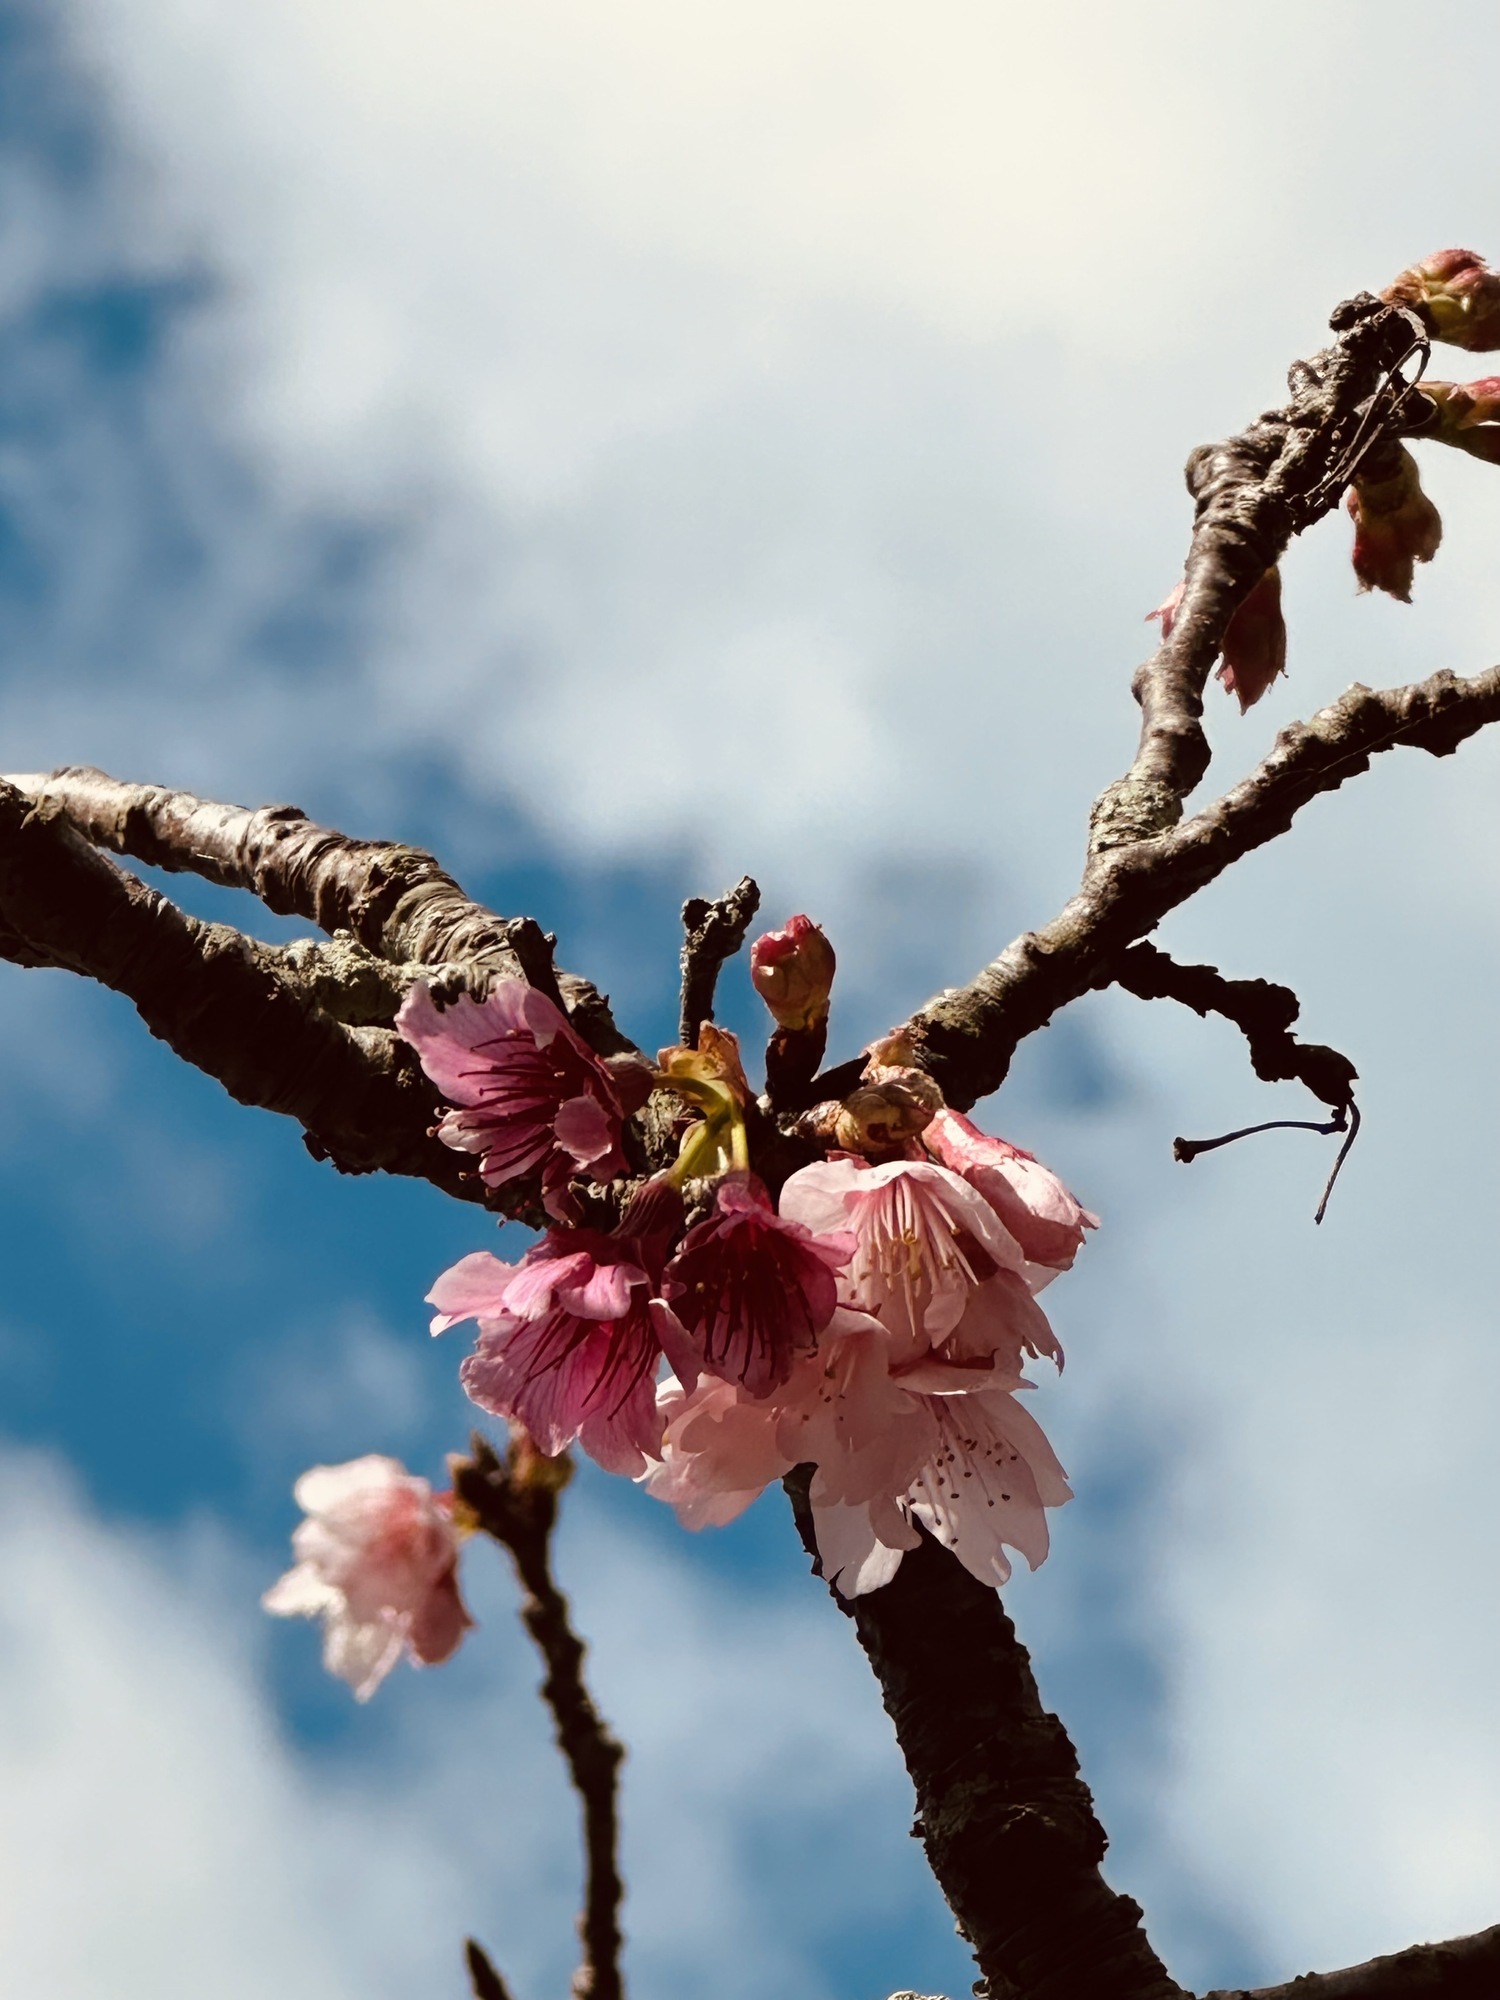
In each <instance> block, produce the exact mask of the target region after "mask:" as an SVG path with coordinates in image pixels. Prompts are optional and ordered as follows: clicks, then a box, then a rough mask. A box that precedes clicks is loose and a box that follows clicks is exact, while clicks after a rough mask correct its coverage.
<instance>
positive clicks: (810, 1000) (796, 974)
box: [750, 917, 835, 1029]
mask: <svg viewBox="0 0 1500 2000" xmlns="http://www.w3.org/2000/svg"><path fill="white" fill-rule="evenodd" d="M834 965H835V959H834V955H833V946H832V945H831V944H830V943H829V942H828V939H827V938H826V937H825V936H824V935H823V933H822V931H821V930H819V928H818V926H817V925H816V924H815V923H814V922H813V920H812V918H811V917H789V918H788V919H787V924H786V929H785V930H781V931H767V932H766V933H765V935H764V936H763V937H758V938H757V939H756V940H755V942H754V944H753V945H751V947H750V980H751V984H752V985H753V986H754V988H755V990H756V992H757V993H758V994H759V995H760V997H761V999H762V1000H764V1001H765V1003H766V1005H767V1006H768V1007H769V1008H770V1010H771V1012H772V1013H773V1014H774V1015H775V1016H776V1023H777V1026H778V1027H782V1028H794V1029H804V1028H811V1027H815V1026H817V1025H818V1023H819V1022H822V1021H825V1020H826V1019H827V1018H828V994H829V989H830V988H831V987H832V985H833V973H834Z"/></svg>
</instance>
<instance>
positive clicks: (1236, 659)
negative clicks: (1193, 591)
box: [1146, 563, 1286, 715]
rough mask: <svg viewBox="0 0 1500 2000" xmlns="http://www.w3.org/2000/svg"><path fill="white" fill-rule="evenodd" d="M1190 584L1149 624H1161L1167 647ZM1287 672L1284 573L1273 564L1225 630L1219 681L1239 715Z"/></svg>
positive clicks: (1150, 614) (1170, 597)
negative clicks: (1235, 699) (1236, 699)
mask: <svg viewBox="0 0 1500 2000" xmlns="http://www.w3.org/2000/svg"><path fill="white" fill-rule="evenodd" d="M1186 589H1187V583H1186V580H1184V581H1183V582H1181V583H1179V584H1178V585H1177V587H1176V589H1175V590H1173V591H1172V592H1170V594H1169V595H1168V596H1167V597H1165V598H1164V599H1163V600H1162V602H1161V603H1160V604H1158V605H1157V607H1156V609H1155V610H1154V611H1148V612H1147V613H1146V617H1147V619H1148V620H1150V619H1152V618H1159V619H1160V620H1161V636H1162V643H1163V645H1165V644H1166V642H1167V640H1168V639H1170V638H1171V636H1172V628H1173V626H1174V625H1175V624H1176V622H1177V613H1178V609H1179V608H1180V606H1181V604H1182V596H1183V592H1184V591H1185V590H1186ZM1285 672H1286V620H1285V619H1284V618H1283V617H1282V615H1281V571H1280V570H1279V569H1277V567H1276V566H1275V564H1274V563H1273V564H1272V566H1271V568H1270V569H1268V570H1267V571H1266V573H1265V575H1264V576H1263V577H1262V578H1261V580H1260V582H1259V583H1257V584H1256V586H1255V588H1254V589H1253V590H1252V591H1251V592H1250V594H1249V596H1248V597H1246V598H1244V599H1243V600H1242V601H1241V603H1240V604H1239V606H1238V608H1237V609H1236V611H1235V613H1234V616H1233V617H1232V618H1231V619H1230V621H1229V623H1228V625H1226V626H1225V628H1224V644H1223V648H1222V658H1221V659H1220V663H1219V670H1218V675H1217V678H1218V679H1219V680H1220V681H1221V682H1222V683H1223V686H1224V689H1225V692H1226V693H1228V694H1232V695H1237V696H1238V697H1239V704H1240V713H1241V715H1243V714H1244V713H1245V711H1246V709H1249V708H1253V707H1254V706H1255V704H1256V702H1258V701H1259V700H1260V698H1261V696H1262V695H1263V694H1264V693H1265V691H1266V689H1267V688H1268V687H1269V686H1270V685H1271V683H1272V681H1274V680H1275V679H1276V677H1277V675H1278V674H1284V673H1285Z"/></svg>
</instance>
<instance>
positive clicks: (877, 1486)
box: [644, 1310, 1071, 1597]
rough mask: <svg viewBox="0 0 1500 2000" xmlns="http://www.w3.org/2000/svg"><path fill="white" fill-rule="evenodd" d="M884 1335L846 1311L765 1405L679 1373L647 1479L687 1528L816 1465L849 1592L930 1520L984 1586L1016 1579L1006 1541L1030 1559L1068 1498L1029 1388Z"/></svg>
mask: <svg viewBox="0 0 1500 2000" xmlns="http://www.w3.org/2000/svg"><path fill="white" fill-rule="evenodd" d="M893 1348H894V1342H893V1340H892V1336H891V1334H890V1331H889V1329H888V1328H886V1327H885V1326H883V1325H882V1324H881V1322H880V1321H878V1320H876V1319H874V1318H872V1317H871V1316H870V1315H868V1314H864V1313H858V1312H854V1311H850V1310H841V1311H840V1312H838V1313H837V1314H836V1315H835V1316H834V1319H833V1321H832V1323H831V1324H830V1327H829V1330H828V1332H827V1334H826V1335H825V1337H824V1340H823V1342H822V1343H821V1345H820V1349H819V1353H818V1355H817V1356H816V1357H814V1358H812V1359H810V1360H804V1361H800V1362H798V1364H797V1366H796V1368H795V1369H794V1371H793V1375H792V1378H791V1380H790V1381H789V1383H788V1384H787V1385H786V1387H785V1388H784V1389H783V1390H781V1391H779V1392H778V1393H777V1394H776V1395H775V1396H774V1397H772V1398H770V1399H767V1400H761V1401H757V1400H754V1399H751V1398H749V1397H747V1396H746V1395H745V1394H744V1392H743V1391H742V1390H740V1389H738V1388H736V1387H735V1386H733V1385H732V1384H729V1383H725V1382H720V1381H714V1380H711V1379H705V1380H703V1381H702V1382H700V1383H699V1385H698V1387H697V1388H696V1389H694V1390H691V1391H687V1390H684V1389H683V1387H682V1385H681V1384H680V1383H678V1382H675V1381H674V1382H670V1383H668V1384H667V1385H665V1386H664V1388H663V1389H662V1391H661V1392H660V1393H661V1403H662V1410H663V1415H664V1417H665V1419H666V1421H665V1426H664V1431H663V1439H662V1453H661V1458H660V1460H659V1461H658V1462H657V1463H656V1464H654V1465H652V1466H651V1467H650V1468H649V1469H648V1471H647V1473H646V1475H645V1480H644V1483H645V1485H646V1486H647V1488H648V1490H650V1491H651V1492H652V1493H653V1494H654V1495H655V1496H656V1497H657V1498H658V1499H662V1500H666V1501H667V1502H669V1503H670V1504H671V1505H672V1506H673V1507H674V1508H675V1509H676V1511H677V1515H678V1518H679V1519H680V1520H681V1521H682V1523H683V1524H684V1526H687V1527H694V1528H696V1527H704V1526H709V1525H720V1524H722V1523H723V1522H726V1521H729V1520H733V1519H734V1518H735V1516H736V1515H737V1514H739V1513H740V1512H742V1511H743V1509H744V1508H745V1507H747V1506H749V1504H750V1503H751V1501H752V1500H754V1499H755V1498H756V1496H757V1495H758V1494H759V1493H760V1492H761V1491H763V1490H764V1488H765V1487H766V1486H767V1485H769V1484H770V1482H771V1481H772V1480H773V1479H775V1478H777V1477H779V1476H781V1475H782V1474H783V1473H785V1472H787V1471H789V1470H790V1468H791V1467H792V1466H793V1465H796V1464H800V1463H806V1462H811V1463H812V1464H813V1465H814V1467H815V1470H814V1473H813V1478H812V1482H811V1486H810V1488H809V1495H808V1497H809V1503H810V1506H811V1510H812V1517H813V1527H814V1532H815V1535H816V1539H817V1545H818V1553H819V1558H820V1561H821V1564H822V1568H823V1573H824V1575H825V1576H826V1577H827V1578H828V1579H829V1581H830V1582H832V1583H834V1584H836V1585H837V1587H838V1589H839V1591H840V1594H841V1595H843V1596H844V1597H858V1596H861V1595H862V1594H864V1593H865V1592H867V1591H870V1590H876V1589H879V1588H880V1587H881V1586H882V1585H883V1584H885V1583H887V1582H889V1581H890V1579H891V1577H892V1576H893V1575H894V1574H895V1571H896V1568H897V1567H898V1565H899V1564H900V1561H901V1558H902V1555H903V1554H904V1552H905V1551H906V1550H907V1549H910V1548H914V1547H915V1546H916V1545H917V1541H918V1539H919V1537H918V1532H917V1524H918V1523H920V1524H921V1526H923V1527H925V1528H927V1529H928V1530H929V1532H930V1533H932V1534H933V1535H934V1536H935V1537H936V1538H937V1539H938V1540H939V1541H941V1542H942V1543H943V1544H944V1546H945V1547H949V1548H951V1549H952V1550H953V1551H954V1553H955V1554H956V1555H957V1556H958V1558H959V1560H960V1561H961V1562H962V1563H963V1564H964V1565H965V1567H966V1568H967V1569H968V1570H970V1572H971V1573H972V1574H973V1575H974V1576H976V1577H978V1578H979V1579H980V1581H981V1582H984V1583H991V1584H994V1583H1003V1582H1005V1581H1006V1580H1007V1578H1008V1577H1009V1575H1010V1563H1009V1559H1008V1557H1007V1556H1006V1554H1005V1548H1006V1547H1007V1546H1009V1547H1011V1548H1014V1549H1016V1550H1018V1551H1019V1552H1020V1553H1021V1554H1022V1555H1023V1556H1024V1557H1025V1558H1026V1560H1027V1562H1028V1563H1029V1564H1030V1565H1031V1566H1032V1567H1033V1568H1035V1567H1036V1566H1037V1564H1038V1563H1040V1562H1041V1561H1042V1560H1043V1559H1044V1558H1045V1556H1046V1553H1047V1546H1048V1530H1047V1522H1046V1509H1047V1508H1049V1507H1056V1506H1060V1505H1062V1503H1063V1502H1064V1501H1066V1500H1068V1499H1069V1498H1070V1497H1071V1494H1070V1490H1069V1488H1068V1484H1067V1480H1066V1478H1065V1476H1064V1474H1063V1470H1062V1467H1061V1466H1060V1465H1059V1464H1058V1461H1057V1458H1056V1455H1055V1453H1054V1452H1053V1450H1052V1447H1051V1446H1050V1444H1049V1443H1048V1442H1047V1439H1046V1436H1045V1435H1044V1433H1043V1432H1042V1430H1041V1427H1040V1426H1039V1425H1038V1424H1037V1423H1036V1421H1035V1420H1034V1419H1033V1418H1032V1417H1031V1416H1030V1414H1029V1413H1028V1412H1027V1411H1026V1410H1025V1409H1024V1408H1023V1407H1022V1406H1021V1404H1020V1403H1019V1402H1018V1400H1017V1392H1018V1391H1020V1390H1022V1389H1024V1388H1026V1387H1027V1386H1029V1385H1028V1384H1026V1383H1025V1382H1024V1381H1023V1380H1022V1378H1021V1377H1020V1376H1019V1375H1018V1374H1014V1373H1011V1372H1009V1371H1008V1370H1007V1369H1005V1368H1004V1366H1003V1365H1001V1364H998V1363H996V1362H994V1361H993V1360H990V1361H987V1362H979V1363H970V1364H965V1363H959V1362H953V1361H943V1360H938V1359H934V1358H931V1357H929V1358H927V1359H925V1360H918V1361H914V1362H909V1363H907V1364H906V1365H905V1366H904V1367H901V1366H893V1365H892V1352H893Z"/></svg>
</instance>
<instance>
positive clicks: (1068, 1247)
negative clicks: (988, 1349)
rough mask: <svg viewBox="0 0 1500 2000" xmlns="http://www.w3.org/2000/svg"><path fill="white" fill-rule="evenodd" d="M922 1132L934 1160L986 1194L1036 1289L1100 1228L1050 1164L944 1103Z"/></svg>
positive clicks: (1069, 1264) (1068, 1263)
mask: <svg viewBox="0 0 1500 2000" xmlns="http://www.w3.org/2000/svg"><path fill="white" fill-rule="evenodd" d="M922 1138H923V1143H924V1144H925V1145H926V1147H927V1150H928V1152H929V1153H931V1154H932V1156H933V1158H934V1159H935V1160H937V1161H938V1162H939V1163H940V1164H941V1165H943V1166H945V1167H948V1168H951V1170H952V1171H953V1172H954V1173H956V1174H961V1175H962V1176H963V1178H964V1179H965V1180H966V1181H967V1182H968V1183H969V1185H970V1186H971V1187H972V1188H975V1189H977V1190H978V1192H979V1193H980V1194H982V1195H983V1196H984V1198H985V1200H986V1201H987V1202H988V1203H989V1204H990V1206H991V1208H993V1209H994V1211H995V1213H996V1215H997V1216H998V1217H999V1218H1000V1220H1001V1222H1002V1223H1003V1224H1004V1225H1005V1227H1006V1229H1008V1230H1009V1232H1010V1234H1011V1235H1012V1236H1013V1237H1014V1238H1015V1239H1016V1241H1017V1243H1019V1244H1020V1246H1021V1249H1022V1251H1023V1252H1024V1253H1025V1256H1026V1259H1027V1264H1028V1271H1027V1276H1028V1278H1029V1280H1030V1282H1031V1287H1032V1290H1033V1291H1040V1290H1041V1289H1042V1287H1043V1285H1046V1284H1050V1283H1051V1281H1052V1279H1053V1278H1055V1277H1056V1276H1057V1275H1058V1274H1059V1272H1062V1271H1068V1270H1071V1269H1072V1266H1073V1259H1074V1258H1075V1257H1076V1256H1077V1255H1078V1252H1079V1251H1080V1250H1081V1249H1082V1248H1083V1240H1084V1233H1085V1231H1086V1230H1090V1229H1097V1228H1098V1227H1099V1218H1098V1216H1097V1215H1090V1213H1089V1211H1088V1210H1087V1209H1086V1208H1085V1207H1084V1206H1083V1205H1082V1203H1081V1202H1079V1201H1078V1200H1077V1199H1076V1197H1075V1196H1073V1195H1071V1194H1069V1192H1068V1190H1067V1189H1066V1188H1065V1187H1064V1186H1063V1184H1062V1182H1061V1181H1060V1180H1059V1179H1058V1178H1057V1175H1056V1174H1054V1173H1053V1172H1052V1170H1051V1169H1050V1167H1044V1166H1043V1165H1042V1163H1041V1161H1040V1160H1038V1159H1037V1158H1036V1157H1035V1156H1034V1155H1033V1154H1031V1153H1026V1152H1023V1151H1022V1150H1021V1148H1020V1147H1019V1146H1013V1145H1011V1143H1010V1142H1009V1140H1007V1139H996V1138H991V1137H990V1136H989V1134H988V1133H985V1132H981V1131H980V1130H979V1127H978V1126H977V1125H974V1124H971V1123H970V1121H969V1120H968V1119H967V1118H965V1117H964V1116H963V1115H962V1114H961V1113H960V1112H957V1111H950V1110H948V1109H947V1108H946V1107H945V1108H944V1109H943V1110H941V1111H939V1112H938V1113H937V1115H936V1117H934V1118H933V1120H932V1122H931V1123H930V1124H929V1125H928V1127H927V1129H926V1131H925V1132H924V1133H923V1135H922Z"/></svg>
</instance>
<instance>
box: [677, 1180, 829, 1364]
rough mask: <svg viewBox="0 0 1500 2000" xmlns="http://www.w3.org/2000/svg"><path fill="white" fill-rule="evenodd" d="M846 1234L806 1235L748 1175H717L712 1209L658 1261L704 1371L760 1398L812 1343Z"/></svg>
mask: <svg viewBox="0 0 1500 2000" xmlns="http://www.w3.org/2000/svg"><path fill="white" fill-rule="evenodd" d="M853 1249H854V1237H853V1235H852V1234H850V1233H849V1232H847V1231H843V1232H835V1233H831V1234H826V1235H822V1236H815V1235H813V1233H812V1232H811V1231H810V1230H808V1229H805V1228H804V1227H803V1226H802V1225H801V1224H800V1223H798V1222H795V1221H792V1220H791V1219H790V1218H788V1217H786V1216H779V1215H777V1213H776V1211H775V1210H774V1209H773V1208H772V1206H771V1198H770V1196H769V1195H768V1194H767V1193H766V1191H765V1188H764V1187H763V1186H762V1185H761V1183H760V1182H759V1181H758V1180H757V1179H756V1178H755V1177H754V1175H752V1174H748V1173H733V1174H726V1175H725V1176H724V1178H723V1179H722V1180H721V1181H720V1182H719V1183H718V1186H717V1188H716V1190H715V1194H714V1211H713V1213H712V1214H711V1215H710V1216H708V1217H707V1218H706V1219H705V1220H704V1221H702V1222H698V1223H695V1224H694V1225H693V1227H692V1228H691V1229H690V1230H689V1231H688V1233H687V1235H686V1236H685V1237H684V1238H683V1241H682V1247H681V1248H680V1249H679V1250H678V1252H677V1254H676V1256H675V1257H674V1258H673V1259H672V1261H671V1263H670V1264H669V1265H668V1267H667V1272H666V1277H665V1281H664V1284H663V1293H664V1296H665V1297H666V1299H667V1301H668V1302H669V1304H670V1305H671V1306H672V1308H673V1309H674V1311H675V1312H676V1314H677V1317H678V1318H679V1320H680V1321H681V1322H682V1324H683V1326H684V1327H685V1328H686V1330H687V1335H688V1339H689V1340H690V1342H691V1343H692V1346H693V1348H694V1350H695V1351H696V1353H697V1354H698V1356H699V1358H700V1359H701V1361H702V1364H703V1366H704V1368H706V1369H707V1370H708V1371H709V1373H710V1374H713V1375H719V1376H722V1377H723V1378H724V1379H725V1380H726V1381H731V1382H738V1383H740V1384H742V1385H743V1387H744V1388H745V1389H746V1390H747V1391H748V1393H749V1394H750V1395H751V1396H765V1395H768V1394H769V1393H770V1391H771V1390H772V1389H775V1388H778V1387H779V1386H780V1385H781V1384H782V1383H783V1382H784V1381H785V1380H786V1379H787V1376H788V1375H789V1374H790V1373H791V1368H792V1362H793V1359H794V1357H795V1356H796V1355H797V1354H798V1353H801V1352H807V1351H810V1350H811V1349H812V1348H813V1347H815V1346H816V1345H817V1337H818V1335H819V1334H820V1333H821V1332H822V1331H823V1328H824V1327H825V1326H827V1324H828V1322H829V1320H830V1319H831V1318H832V1316H833V1310H834V1307H835V1305H836V1304H837V1302H838V1281H837V1279H836V1278H835V1276H834V1273H835V1272H836V1271H837V1270H838V1269H839V1267H840V1266H841V1265H842V1264H844V1263H846V1262H847V1261H848V1258H849V1256H850V1254H851V1253H852V1251H853Z"/></svg>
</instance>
